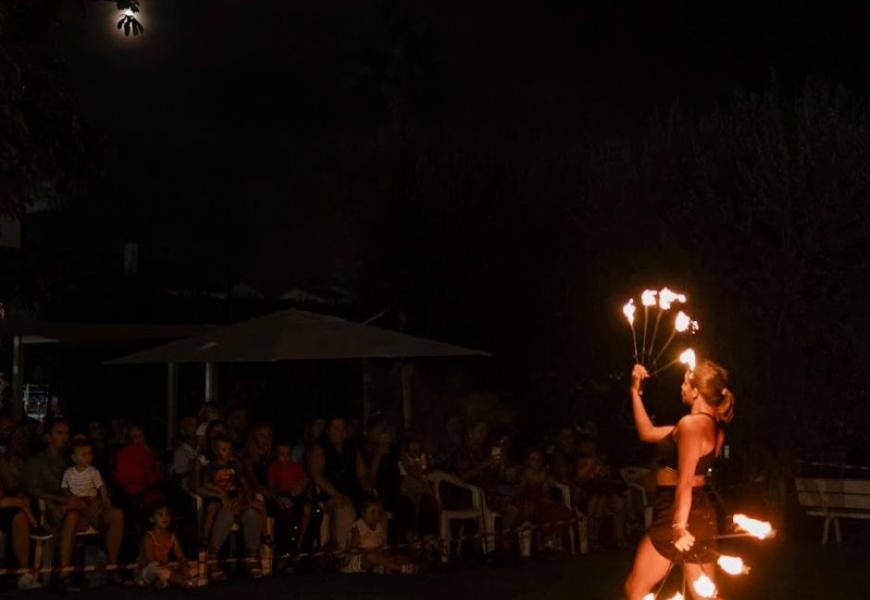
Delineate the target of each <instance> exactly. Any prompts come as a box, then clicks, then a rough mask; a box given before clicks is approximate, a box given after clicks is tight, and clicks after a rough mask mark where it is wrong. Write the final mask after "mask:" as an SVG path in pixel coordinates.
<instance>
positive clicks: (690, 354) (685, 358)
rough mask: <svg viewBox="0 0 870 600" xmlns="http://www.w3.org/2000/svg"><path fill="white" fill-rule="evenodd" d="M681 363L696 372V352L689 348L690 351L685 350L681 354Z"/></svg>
mask: <svg viewBox="0 0 870 600" xmlns="http://www.w3.org/2000/svg"><path fill="white" fill-rule="evenodd" d="M679 360H680V362H681V363H683V364H684V365H686V366H687V367H689V370H690V371H694V370H695V365H696V364H697V363H696V359H695V351H694V350H692V349H691V348H689V349H688V350H683V353H682V354H680V359H679Z"/></svg>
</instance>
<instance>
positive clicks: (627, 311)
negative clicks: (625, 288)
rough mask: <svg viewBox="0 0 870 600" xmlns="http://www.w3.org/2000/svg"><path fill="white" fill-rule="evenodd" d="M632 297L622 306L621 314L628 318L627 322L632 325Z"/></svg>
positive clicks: (633, 309)
mask: <svg viewBox="0 0 870 600" xmlns="http://www.w3.org/2000/svg"><path fill="white" fill-rule="evenodd" d="M635 308H636V307H635V306H634V298H631V299H630V300H629V301H628V302H626V303H625V304H624V305H623V306H622V314H624V315H625V318H626V319H628V322H629V324H631V325H634V311H635Z"/></svg>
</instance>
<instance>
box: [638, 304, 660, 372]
mask: <svg viewBox="0 0 870 600" xmlns="http://www.w3.org/2000/svg"><path fill="white" fill-rule="evenodd" d="M656 294H658V292H657V291H655V290H644V291H643V293H642V294H641V295H640V303H641V304H643V347H642V348H641V351H640V354H641V356H646V329H647V323H648V322H649V319H648V318H647V317H648V315H649V307H650V306H655V304H656Z"/></svg>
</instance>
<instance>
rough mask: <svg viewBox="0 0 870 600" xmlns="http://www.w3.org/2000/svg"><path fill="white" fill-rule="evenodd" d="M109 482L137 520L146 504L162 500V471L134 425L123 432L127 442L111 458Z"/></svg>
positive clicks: (141, 515)
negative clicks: (120, 493)
mask: <svg viewBox="0 0 870 600" xmlns="http://www.w3.org/2000/svg"><path fill="white" fill-rule="evenodd" d="M113 479H114V481H115V483H117V484H118V486H119V487H120V488H121V491H122V492H123V494H124V496H125V497H126V500H127V501H128V502H129V503H130V504H132V506H133V507H134V508H135V510H136V511H137V513H138V515H137V516H139V517H142V518H144V517H146V516H147V514H148V512H149V510H148V508H149V506H150V504H153V503H155V502H157V501H158V500H159V499H161V498H162V497H163V493H162V491H161V489H160V486H161V485H162V484H163V482H164V479H163V471H162V469H161V467H160V463H159V462H158V461H157V459H156V458H154V453H153V452H152V450H151V448H150V447H149V446H148V444H147V443H146V441H145V432H144V431H143V429H142V428H141V427H140V426H138V425H132V426H131V427H130V428H129V429H128V430H127V443H126V444H125V445H124V446H123V447H121V449H120V450H118V453H117V454H116V455H115V471H114V477H113Z"/></svg>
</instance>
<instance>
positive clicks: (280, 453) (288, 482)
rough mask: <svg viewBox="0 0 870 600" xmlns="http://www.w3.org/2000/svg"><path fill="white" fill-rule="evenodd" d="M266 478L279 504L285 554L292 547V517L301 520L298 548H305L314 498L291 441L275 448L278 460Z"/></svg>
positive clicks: (280, 538) (280, 545)
mask: <svg viewBox="0 0 870 600" xmlns="http://www.w3.org/2000/svg"><path fill="white" fill-rule="evenodd" d="M266 480H267V481H268V483H269V489H270V490H271V492H272V497H273V498H274V500H275V504H276V505H277V507H278V511H277V512H278V523H277V527H278V529H277V535H276V538H277V542H278V551H279V552H282V553H283V552H287V551H288V549H289V548H288V546H289V543H290V539H291V537H292V534H291V529H292V527H293V523H292V522H288V520H287V517H288V516H289V517H291V518H292V519H293V520H295V521H296V522H298V523H299V531H298V533H297V536H296V549H297V550H301V549H302V544H303V542H304V541H305V539H306V536H307V534H308V524H309V523H310V522H311V510H312V508H311V501H310V500H309V499H308V497H306V496H305V490H306V489H307V488H308V476H307V475H306V474H305V471H304V470H303V469H302V467H301V466H300V465H299V463H297V462H295V461H294V460H293V448H292V447H291V446H290V444H288V443H279V444H278V445H277V446H276V447H275V461H274V462H273V463H272V464H270V465H269V468H268V469H267V470H266Z"/></svg>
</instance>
